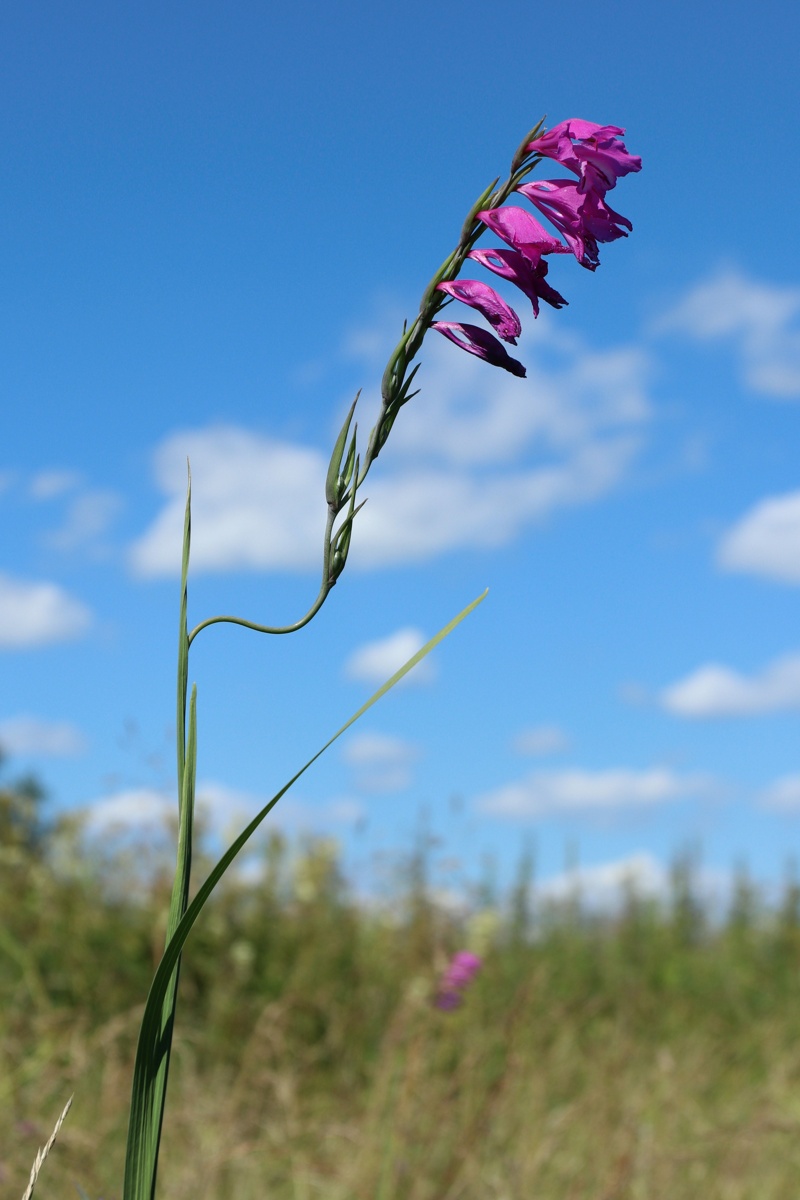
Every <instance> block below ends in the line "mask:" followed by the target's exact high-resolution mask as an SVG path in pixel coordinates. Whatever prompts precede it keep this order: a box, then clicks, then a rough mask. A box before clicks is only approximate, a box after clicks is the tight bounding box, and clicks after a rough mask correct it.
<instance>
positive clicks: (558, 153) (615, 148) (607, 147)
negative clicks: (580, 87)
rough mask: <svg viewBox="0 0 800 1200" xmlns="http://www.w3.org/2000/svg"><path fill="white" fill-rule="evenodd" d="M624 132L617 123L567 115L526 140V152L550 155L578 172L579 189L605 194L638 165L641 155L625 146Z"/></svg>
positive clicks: (637, 168) (635, 169) (639, 168)
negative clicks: (534, 136) (603, 123)
mask: <svg viewBox="0 0 800 1200" xmlns="http://www.w3.org/2000/svg"><path fill="white" fill-rule="evenodd" d="M624 132H625V130H624V129H620V127H619V126H618V125H595V123H594V122H593V121H581V120H580V119H579V118H578V117H571V118H570V119H569V120H568V121H561V122H560V123H559V124H558V125H554V126H553V128H552V129H548V131H547V133H544V134H542V136H541V137H538V138H536V139H535V140H534V141H532V142H530V143H529V145H528V147H527V150H528V153H529V154H542V155H544V156H545V157H546V158H554V159H556V160H557V161H558V162H560V163H563V165H564V166H565V167H567V168H568V169H569V170H570V171H574V172H575V174H576V175H580V178H581V182H580V184H579V185H578V187H579V189H580V191H581V192H587V191H596V192H598V193H600V195H605V193H606V192H607V191H608V189H609V188H613V187H614V185H615V184H616V182H617V180H618V179H619V178H620V177H621V176H622V175H627V174H629V172H631V171H641V169H642V160H641V158H639V156H638V155H634V154H629V153H628V151H627V150H626V148H625V143H624V142H623V141H622V137H621V135H622V134H623V133H624Z"/></svg>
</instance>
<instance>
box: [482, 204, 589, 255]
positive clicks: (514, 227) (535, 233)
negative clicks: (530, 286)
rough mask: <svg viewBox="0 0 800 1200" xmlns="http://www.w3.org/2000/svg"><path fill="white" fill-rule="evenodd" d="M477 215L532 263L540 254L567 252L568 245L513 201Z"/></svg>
mask: <svg viewBox="0 0 800 1200" xmlns="http://www.w3.org/2000/svg"><path fill="white" fill-rule="evenodd" d="M478 218H479V220H481V221H483V223H484V225H488V226H489V228H490V229H491V230H493V231H494V233H496V234H497V236H498V237H501V238H502V239H503V241H504V242H508V244H509V246H513V247H514V249H515V250H519V252H520V253H521V254H524V255H525V257H526V258H528V259H530V261H531V262H532V263H533V264H534V265H535V264H536V263H538V261H539V259H540V258H541V257H542V255H543V254H566V253H568V249H569V248H568V247H567V246H565V245H564V244H563V242H560V241H559V240H558V238H555V237H553V235H552V233H548V232H547V230H546V229H545V227H544V225H540V224H539V222H538V221H537V220H536V218H535V217H532V216H531V214H530V213H529V212H527V211H526V210H525V209H524V208H515V207H514V205H513V204H511V205H508V206H507V207H506V208H490V209H488V210H487V211H485V212H479V213H478Z"/></svg>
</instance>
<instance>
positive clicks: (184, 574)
mask: <svg viewBox="0 0 800 1200" xmlns="http://www.w3.org/2000/svg"><path fill="white" fill-rule="evenodd" d="M186 468H187V471H188V475H189V478H188V480H187V484H186V508H185V510H184V517H183V553H182V555H181V603H180V615H179V618H178V705H177V707H178V712H177V721H176V725H177V731H176V737H177V742H178V802H179V803H180V798H181V795H182V793H183V764H184V755H185V750H186V696H187V693H188V691H189V636H188V635H189V630H188V626H187V623H186V608H187V601H188V594H189V583H188V580H189V550H190V547H191V542H192V473H191V470H190V469H189V464H188V462H187V464H186Z"/></svg>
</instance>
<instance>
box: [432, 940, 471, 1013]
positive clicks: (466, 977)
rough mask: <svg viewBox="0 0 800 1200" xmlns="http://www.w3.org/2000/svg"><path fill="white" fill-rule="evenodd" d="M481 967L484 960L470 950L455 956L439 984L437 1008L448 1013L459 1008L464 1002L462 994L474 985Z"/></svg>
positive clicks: (462, 951) (460, 951)
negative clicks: (473, 982)
mask: <svg viewBox="0 0 800 1200" xmlns="http://www.w3.org/2000/svg"><path fill="white" fill-rule="evenodd" d="M481 966H482V960H481V959H480V958H479V957H478V955H477V954H471V953H470V952H469V950H459V951H458V953H457V954H454V955H453V958H452V960H451V962H450V965H449V967H448V968H447V970H446V971H445V973H444V975H443V976H442V981H441V983H440V984H439V990H438V991H437V993H436V1001H435V1003H436V1007H437V1008H443V1009H445V1010H446V1011H447V1010H451V1009H454V1008H458V1006H459V1004H461V1002H462V1000H463V995H462V993H463V992H464V990H465V989H466V988H468V987H469V985H470V984H471V983H472V981H473V979H474V978H475V976H476V975H477V973H478V971H479V970H480V969H481Z"/></svg>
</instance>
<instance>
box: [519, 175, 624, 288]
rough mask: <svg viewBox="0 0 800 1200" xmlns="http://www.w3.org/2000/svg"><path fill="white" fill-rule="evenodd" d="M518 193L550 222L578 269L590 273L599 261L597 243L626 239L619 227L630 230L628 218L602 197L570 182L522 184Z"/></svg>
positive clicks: (549, 180) (552, 181)
mask: <svg viewBox="0 0 800 1200" xmlns="http://www.w3.org/2000/svg"><path fill="white" fill-rule="evenodd" d="M518 191H520V192H521V193H522V195H523V196H526V197H527V199H528V200H530V202H531V203H532V204H535V205H536V207H537V208H538V209H539V211H540V212H542V213H544V215H545V216H546V217H547V219H548V220H549V221H552V223H553V224H554V225H555V227H556V229H557V230H558V231H559V233H562V234H563V235H564V238H565V240H566V242H567V244H568V245H569V246H570V248H571V249H572V252H573V254H574V255H575V257H576V258H577V260H578V262H579V263H580V264H581V266H583V267H586V268H588V270H590V271H594V270H596V268H597V266H598V264H599V261H600V260H599V256H598V250H597V243H598V242H613V241H615V240H616V238H620V237H627V236H628V235H627V233H626V232H625V230H624V229H622V228H621V226H622V225H626V226H627V227H628V229H633V225H631V223H630V221H629V220H628V218H627V217H623V216H621V215H620V214H619V213H617V212H614V209H613V208H609V206H608V205H607V204H606V202H605V200H604V198H603V196H601V195H599V194H598V193H597V192H593V191H589V192H586V193H585V194H584V193H582V192H581V191H580V185H579V184H577V183H575V182H574V181H573V180H572V179H537V180H535V181H534V182H533V183H523V184H522V185H521V186H520V187H519V188H518Z"/></svg>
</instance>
